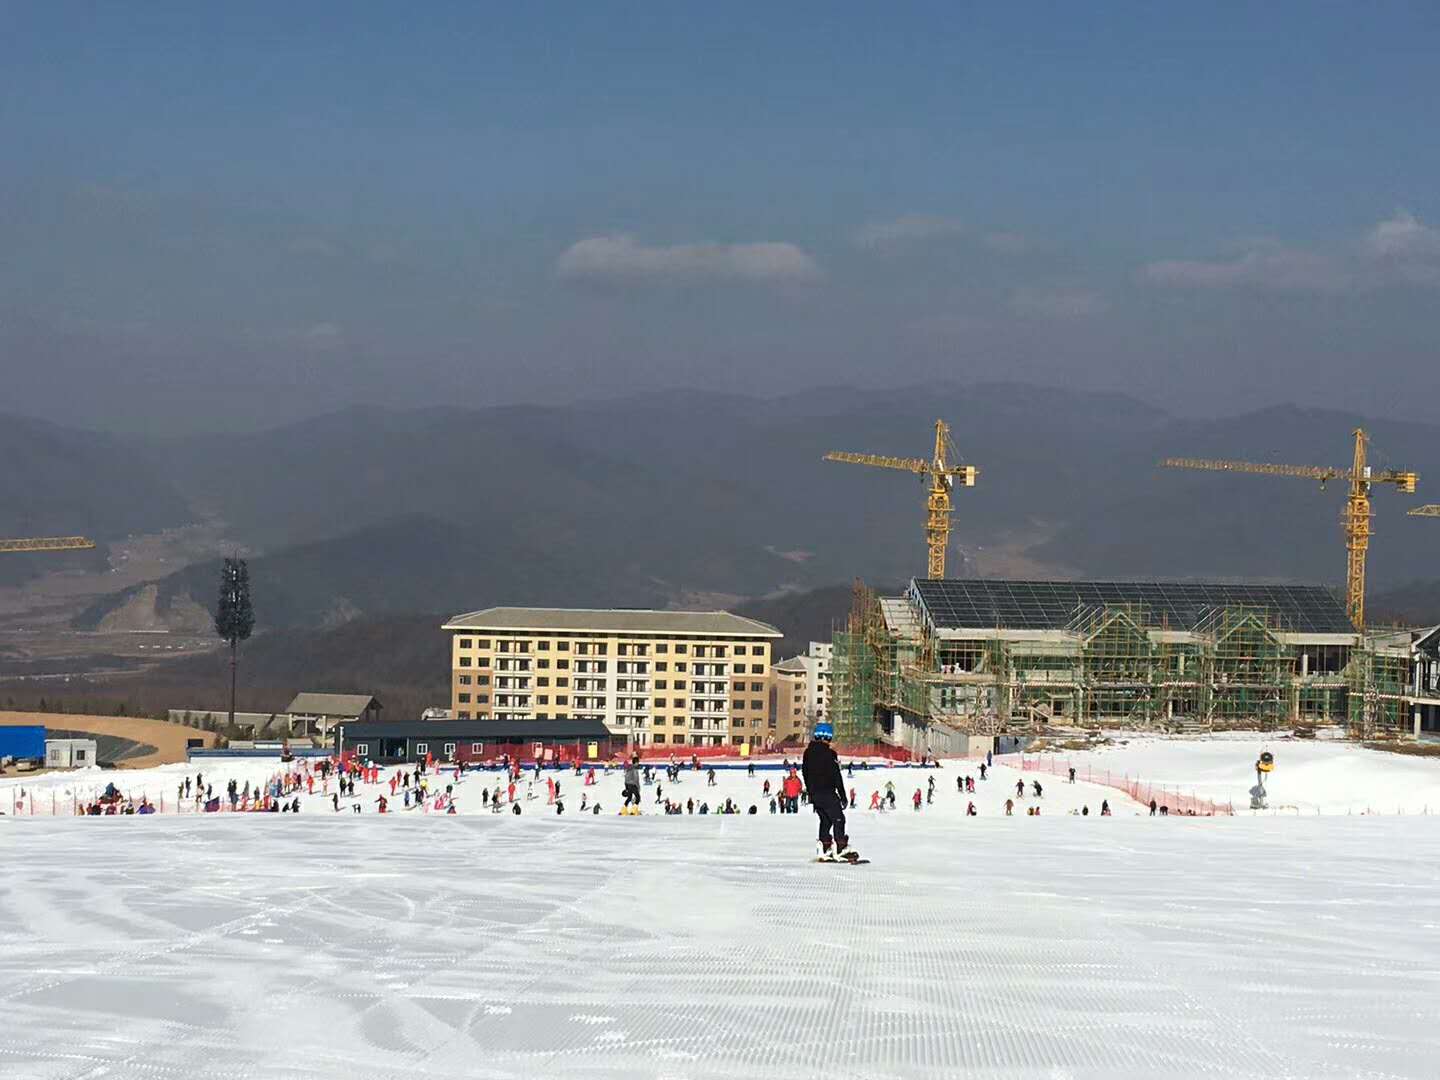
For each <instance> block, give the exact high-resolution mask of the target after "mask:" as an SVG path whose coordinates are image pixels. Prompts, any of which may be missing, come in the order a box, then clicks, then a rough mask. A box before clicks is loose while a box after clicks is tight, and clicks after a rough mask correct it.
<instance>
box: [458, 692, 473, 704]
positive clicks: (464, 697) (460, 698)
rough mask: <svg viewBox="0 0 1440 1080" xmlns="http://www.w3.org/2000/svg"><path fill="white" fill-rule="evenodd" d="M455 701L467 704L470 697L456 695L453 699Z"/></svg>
mask: <svg viewBox="0 0 1440 1080" xmlns="http://www.w3.org/2000/svg"><path fill="white" fill-rule="evenodd" d="M455 700H456V701H464V702H466V703H468V702H469V701H470V695H469V694H457V695H456V697H455Z"/></svg>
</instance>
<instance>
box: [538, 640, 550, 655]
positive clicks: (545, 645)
mask: <svg viewBox="0 0 1440 1080" xmlns="http://www.w3.org/2000/svg"><path fill="white" fill-rule="evenodd" d="M535 647H536V648H537V649H539V650H540V651H541V652H549V651H550V642H548V641H545V640H543V639H542V640H540V641H537V642H536V643H535Z"/></svg>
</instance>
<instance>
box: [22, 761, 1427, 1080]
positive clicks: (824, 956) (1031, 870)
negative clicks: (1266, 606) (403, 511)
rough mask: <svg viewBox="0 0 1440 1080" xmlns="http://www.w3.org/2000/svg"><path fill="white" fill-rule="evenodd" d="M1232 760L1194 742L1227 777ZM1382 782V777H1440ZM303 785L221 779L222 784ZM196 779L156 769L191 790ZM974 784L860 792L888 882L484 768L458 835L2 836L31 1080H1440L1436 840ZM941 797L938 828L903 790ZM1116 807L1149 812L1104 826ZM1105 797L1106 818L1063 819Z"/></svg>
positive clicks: (105, 828) (224, 827) (201, 825)
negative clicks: (517, 791) (513, 793)
mask: <svg viewBox="0 0 1440 1080" xmlns="http://www.w3.org/2000/svg"><path fill="white" fill-rule="evenodd" d="M1212 742H1214V743H1218V740H1206V741H1204V742H1201V743H1195V742H1191V743H1190V744H1189V745H1190V747H1191V748H1196V747H1199V748H1201V749H1203V754H1202V757H1201V759H1200V760H1209V759H1208V757H1205V755H1208V754H1209V753H1211V743H1212ZM1175 745H1178V746H1180V750H1179V751H1176V750H1174V749H1172V748H1171V747H1170V744H1166V743H1161V742H1158V741H1154V740H1147V741H1146V742H1145V743H1143V744H1142V743H1134V744H1132V745H1131V746H1130V747H1125V748H1117V749H1113V750H1108V751H1104V752H1102V753H1100V754H1097V755H1096V760H1100V759H1104V758H1109V759H1110V760H1111V761H1115V760H1118V758H1116V757H1115V756H1114V755H1118V754H1122V753H1130V754H1142V753H1143V754H1146V755H1149V756H1148V757H1146V758H1145V759H1144V760H1145V762H1146V764H1147V772H1153V770H1154V769H1155V768H1157V767H1158V766H1157V765H1156V763H1157V762H1160V763H1163V761H1164V760H1165V755H1167V754H1173V753H1183V750H1184V744H1175ZM1300 746H1303V747H1304V752H1310V751H1313V752H1314V753H1315V754H1316V755H1317V757H1316V762H1317V764H1319V763H1323V760H1324V755H1326V754H1327V753H1334V754H1336V755H1337V757H1336V760H1339V761H1348V760H1349V757H1348V755H1349V754H1351V753H1352V749H1351V748H1349V747H1335V746H1328V747H1327V746H1324V745H1315V744H1295V743H1288V742H1286V743H1279V744H1274V745H1271V749H1272V752H1274V753H1275V754H1276V759H1277V769H1276V775H1275V778H1274V779H1273V780H1272V781H1271V791H1272V796H1273V793H1275V792H1278V791H1280V790H1282V787H1283V783H1284V781H1285V778H1292V779H1291V780H1290V782H1291V783H1297V782H1298V780H1296V779H1293V777H1295V776H1297V775H1303V774H1304V772H1305V770H1304V769H1303V768H1302V765H1303V760H1304V759H1302V757H1301V756H1300V754H1299V753H1296V748H1297V747H1300ZM1147 747H1149V749H1146V748H1147ZM1253 751H1254V747H1253V744H1252V743H1250V742H1246V741H1244V740H1236V741H1232V746H1231V748H1230V750H1229V751H1224V752H1223V760H1224V769H1223V771H1224V773H1225V777H1226V778H1225V779H1221V778H1220V776H1219V773H1220V772H1221V771H1222V770H1221V766H1220V760H1221V757H1220V756H1217V758H1216V759H1215V765H1214V768H1215V770H1216V779H1215V781H1214V782H1215V783H1216V784H1231V785H1235V784H1238V785H1239V787H1240V791H1241V793H1242V795H1243V792H1244V790H1245V789H1246V788H1248V782H1253V777H1247V775H1246V773H1247V771H1248V769H1249V765H1250V763H1251V762H1253V760H1254V756H1255V753H1254V752H1253ZM1216 753H1217V755H1222V752H1220V751H1216ZM1371 756H1372V757H1374V758H1376V759H1379V760H1378V761H1377V762H1376V763H1374V764H1373V766H1372V765H1366V766H1365V768H1367V769H1369V768H1371V767H1373V768H1374V769H1376V770H1377V773H1376V775H1377V776H1380V775H1384V774H1385V773H1386V772H1387V771H1388V770H1389V769H1390V768H1391V767H1392V766H1393V767H1394V768H1396V769H1398V770H1401V771H1400V772H1399V773H1397V775H1404V776H1412V774H1411V773H1410V772H1409V770H1410V769H1412V768H1413V767H1415V766H1417V765H1419V766H1423V767H1425V768H1426V769H1434V768H1435V767H1436V763H1434V762H1423V761H1414V760H1411V759H1401V758H1393V757H1389V756H1383V757H1382V756H1381V755H1371ZM1357 760H1361V761H1368V760H1369V759H1368V758H1359V759H1357ZM278 767H279V765H278V763H277V762H247V763H232V762H218V761H217V762H210V763H207V765H206V766H202V768H204V771H205V772H206V773H207V779H210V780H211V782H212V783H214V784H215V788H216V790H217V792H218V791H220V790H221V789H222V788H223V784H224V781H225V780H227V779H228V778H229V777H230V776H231V775H234V776H237V777H243V776H247V775H248V776H249V777H250V778H251V779H252V781H253V780H254V779H262V778H263V777H264V776H267V775H269V773H271V772H273V771H275V770H276V769H277V768H278ZM1206 767H1209V766H1206ZM194 770H195V766H193V765H192V766H190V767H189V768H188V769H184V768H177V767H168V768H167V769H166V770H152V772H156V773H158V774H159V775H158V776H157V777H156V778H155V781H156V783H157V785H158V784H159V783H161V782H162V781H163V783H164V784H166V785H168V786H169V787H170V792H171V794H172V795H173V793H174V792H173V784H174V782H175V778H176V777H177V776H178V775H179V773H181V772H191V773H192V775H193V772H194ZM1237 770H1238V774H1239V775H1238V779H1230V774H1231V773H1232V772H1234V771H1237ZM1342 771H1343V770H1342ZM957 772H959V773H962V774H963V773H965V772H969V773H970V774H971V775H977V773H976V770H975V768H974V766H973V764H969V765H965V764H959V763H952V764H947V766H946V767H945V768H942V769H939V770H935V771H933V773H932V772H929V771H924V772H922V771H920V770H898V769H897V770H884V769H874V770H871V771H870V772H869V773H866V774H862V773H860V772H857V773H856V781H855V787H856V789H857V797H858V798H859V800H860V801H862V802H868V792H869V791H870V790H873V789H874V788H876V787H878V786H880V784H883V781H884V779H893V780H894V782H895V786H896V794H897V798H898V799H900V800H901V808H900V809H899V810H898V811H896V812H894V813H889V814H884V815H881V814H874V813H868V812H863V811H862V812H857V813H855V814H853V815H852V819H851V820H852V827H851V833H852V836H853V837H854V839H855V842H856V845H857V847H859V848H860V849H861V850H862V851H863V852H864V853H865V854H866V855H867V856H869V857H870V858H872V859H873V860H874V862H873V864H872V865H869V866H863V867H850V866H836V865H817V864H815V863H813V862H811V861H810V859H811V857H812V855H813V848H814V829H815V824H814V821H815V819H814V817H813V815H812V814H810V813H809V812H802V813H800V814H797V815H775V816H771V815H770V814H769V813H768V812H762V813H761V814H759V815H757V816H755V817H750V816H747V815H740V816H713V815H712V816H705V817H701V816H699V815H694V816H688V815H687V816H681V817H667V816H663V815H658V814H655V813H654V812H653V810H654V808H653V802H652V800H653V798H654V789H653V787H652V788H647V789H646V815H645V816H643V817H640V818H621V817H618V816H615V814H614V812H613V811H614V810H615V808H616V807H617V806H618V785H619V777H618V774H612V776H610V777H607V778H602V780H601V781H600V783H599V784H598V785H597V788H598V789H599V795H600V798H601V801H602V805H604V808H605V810H604V813H603V814H602V815H600V816H593V815H590V814H586V815H584V816H581V815H579V814H577V813H575V812H574V811H575V809H576V808H578V803H579V796H580V794H581V792H582V790H585V789H583V788H582V787H581V786H580V784H579V781H578V780H576V779H575V778H574V777H573V776H572V775H571V774H568V773H566V774H561V783H562V785H563V794H564V799H565V802H566V810H567V812H566V813H565V815H564V816H558V817H557V816H555V815H554V813H553V808H547V807H544V806H543V805H541V804H543V802H544V794H543V792H544V785H543V783H542V784H541V785H539V797H538V798H537V799H535V800H533V801H531V802H524V801H523V786H522V791H521V799H522V806H523V807H524V812H523V813H522V814H521V815H520V816H514V815H512V814H510V813H508V812H507V813H504V814H500V815H492V814H489V813H482V812H477V811H478V805H477V804H478V802H479V796H478V787H479V784H480V782H481V781H480V780H479V778H478V777H467V778H466V780H465V781H464V785H463V786H462V788H461V789H460V795H461V798H460V806H461V810H462V813H461V814H460V815H458V816H453V817H452V816H445V815H437V814H427V813H424V812H416V811H411V812H410V813H404V812H401V813H395V814H389V815H386V816H384V817H382V816H380V815H378V814H376V813H374V806H373V804H372V803H371V801H370V800H373V798H374V794H375V792H376V791H377V790H378V789H374V788H371V789H365V788H362V789H361V792H362V796H361V797H360V798H357V800H356V801H362V802H363V803H364V812H363V813H361V814H359V815H356V814H353V813H351V812H349V810H348V808H347V810H346V812H344V813H340V814H335V813H333V812H332V811H331V810H329V803H328V801H325V802H322V800H321V799H320V797H319V796H318V795H317V796H315V797H314V798H313V799H309V800H302V801H303V802H304V804H305V806H304V810H303V811H302V813H301V814H300V815H298V816H295V815H289V814H285V815H281V814H264V815H262V814H253V815H242V814H236V815H231V814H214V815H192V814H185V815H183V816H159V815H157V816H153V817H102V818H88V819H77V818H66V817H59V818H51V817H45V816H37V817H33V818H24V819H16V818H13V817H10V816H6V817H3V818H0V852H3V853H4V857H5V869H6V872H5V874H4V876H3V877H0V999H3V1001H4V1014H3V1015H4V1023H3V1024H0V1076H3V1077H17V1078H19V1077H23V1078H26V1080H58V1078H64V1080H81V1078H100V1077H105V1078H112V1080H125V1078H136V1080H140V1078H144V1080H170V1078H175V1080H180V1078H184V1080H194V1078H196V1077H204V1078H209V1077H221V1076H235V1077H256V1078H265V1080H298V1078H306V1080H314V1078H322V1077H323V1078H332V1077H333V1078H345V1080H351V1078H362V1077H363V1078H371V1077H375V1078H391V1077H393V1078H396V1080H399V1078H404V1080H415V1078H417V1077H443V1078H459V1077H577V1078H579V1077H605V1078H609V1077H615V1078H619V1077H626V1078H635V1077H641V1078H652V1077H653V1078H671V1080H680V1078H685V1077H689V1078H701V1077H724V1078H740V1077H744V1078H749V1077H763V1078H766V1080H788V1078H801V1077H806V1078H809V1077H825V1078H827V1080H835V1078H841V1077H877V1078H883V1077H912V1076H913V1077H942V1076H946V1077H948V1076H965V1077H985V1078H997V1080H998V1078H1001V1077H1004V1078H1037V1080H1038V1078H1044V1080H1061V1078H1070V1080H1079V1078H1097V1080H1098V1078H1102V1077H1103V1078H1115V1077H1135V1078H1145V1080H1155V1078H1192V1077H1230V1076H1243V1077H1251V1076H1253V1077H1265V1078H1266V1080H1274V1078H1276V1077H1297V1078H1298V1077H1337V1078H1338V1077H1373V1078H1377V1080H1379V1078H1393V1077H1415V1078H1422V1077H1423V1078H1430V1077H1434V1076H1436V1075H1437V1072H1440V1069H1437V1066H1436V1062H1437V1061H1440V1031H1437V1029H1436V1027H1435V1025H1434V1023H1433V1021H1432V1014H1433V1005H1434V1001H1435V1000H1436V997H1435V995H1436V993H1437V991H1440V874H1437V872H1436V870H1435V867H1436V866H1437V865H1440V819H1437V818H1434V817H1430V816H1424V815H1418V816H1417V815H1414V814H1411V815H1407V816H1396V815H1394V814H1393V812H1392V813H1391V814H1389V815H1388V816H1379V815H1376V816H1346V815H1344V814H1339V815H1336V814H1333V813H1330V812H1328V809H1327V813H1325V814H1323V815H1317V814H1314V813H1313V812H1311V813H1309V814H1306V815H1301V816H1296V815H1294V814H1290V815H1283V814H1282V815H1275V816H1272V815H1263V816H1258V817H1252V816H1249V815H1248V814H1245V815H1242V816H1239V817H1235V818H1175V817H1172V818H1169V819H1159V818H1154V819H1152V818H1150V817H1149V816H1148V815H1144V814H1137V811H1138V810H1139V809H1140V808H1139V807H1138V806H1136V805H1135V804H1133V803H1129V802H1128V801H1127V800H1125V798H1124V796H1121V795H1119V793H1118V792H1114V791H1111V790H1108V789H1103V788H1099V787H1090V786H1088V785H1084V784H1077V785H1074V786H1073V787H1072V786H1071V785H1068V784H1064V783H1062V782H1060V781H1058V779H1055V778H1047V777H1044V776H1042V777H1040V779H1041V782H1042V783H1043V784H1044V785H1045V796H1044V800H1043V802H1044V806H1045V812H1044V814H1043V815H1042V816H1041V817H1038V818H1031V817H1025V816H1018V815H1017V816H1016V817H1013V818H1006V817H1004V816H1003V808H1002V807H1001V804H1003V801H1004V797H1005V794H1007V789H1008V793H1010V794H1013V792H1014V786H1013V778H1014V776H1015V775H1016V774H1015V773H1012V772H1010V771H1009V770H1006V769H1002V768H999V767H997V769H996V770H995V773H994V774H993V775H994V779H992V780H990V781H987V782H986V783H984V784H977V787H978V788H980V793H979V794H977V796H975V801H976V803H977V808H978V809H979V810H980V814H981V816H979V817H977V818H966V817H964V816H963V810H964V803H966V802H968V801H969V799H970V797H969V796H964V797H962V796H959V795H957V794H956V793H955V789H954V783H955V781H954V778H955V775H956V774H957ZM257 774H258V775H257ZM1351 774H1352V775H1353V774H1354V769H1352V770H1351ZM660 775H661V777H662V782H664V781H663V773H662V774H660ZM765 775H766V774H764V773H762V774H760V776H757V777H756V778H754V779H750V778H748V777H746V776H745V775H744V773H743V772H737V773H723V772H722V773H720V774H719V777H718V782H717V787H715V788H709V787H707V785H706V784H705V781H704V776H703V773H702V774H700V775H698V776H697V775H695V774H686V779H685V781H684V783H683V784H682V785H680V786H679V788H677V789H675V792H674V794H675V795H676V796H679V797H681V799H682V801H683V800H684V799H686V798H691V797H693V798H695V799H696V800H697V801H698V800H699V799H701V798H706V799H709V800H710V801H711V802H712V805H713V803H714V801H715V798H716V797H717V796H718V798H719V799H721V800H723V799H724V798H725V797H727V795H728V796H729V797H732V798H736V799H737V801H742V802H743V805H745V806H746V807H747V808H748V804H749V802H751V801H754V802H757V803H759V802H760V800H759V798H758V786H759V783H760V782H761V780H762V779H763V777H764V776H765ZM776 775H777V774H770V776H771V777H772V779H773V778H775V777H776ZM930 775H934V776H935V778H936V802H935V803H934V804H933V805H931V806H926V807H925V809H923V810H922V811H920V812H918V813H917V812H915V811H913V810H911V809H910V808H909V806H908V805H907V803H906V802H905V800H906V799H907V797H908V796H909V795H910V793H911V792H913V790H914V788H915V787H916V786H921V787H922V788H923V786H924V782H925V780H927V779H928V778H929V776H930ZM1430 775H1433V774H1432V773H1428V772H1426V773H1415V774H1413V777H1422V776H1424V777H1428V776H1430ZM111 776H113V777H114V778H115V779H116V780H117V782H122V786H125V787H127V788H128V787H130V786H131V785H132V784H133V783H137V782H141V781H143V780H145V779H147V778H146V777H144V776H142V774H138V773H130V774H127V773H120V774H110V775H107V776H106V777H105V779H107V780H108V779H110V778H111ZM1032 778H1033V775H1032V774H1027V775H1026V780H1027V782H1028V781H1029V780H1030V779H1032ZM39 779H41V780H45V781H46V782H47V783H53V784H59V783H62V782H68V783H70V784H77V783H88V781H86V780H85V779H84V778H82V777H77V776H74V775H71V776H66V777H62V778H59V779H55V780H50V779H49V778H39ZM977 779H978V775H977ZM1153 779H1155V780H1157V781H1158V780H1162V779H1174V780H1175V781H1176V782H1177V783H1178V782H1184V781H1188V783H1189V784H1199V783H1200V782H1202V781H1203V780H1204V777H1203V776H1202V775H1201V774H1200V772H1196V773H1195V774H1194V776H1193V778H1190V777H1183V776H1181V775H1180V774H1179V773H1177V774H1176V775H1175V776H1174V777H1169V778H1167V777H1161V776H1158V775H1157V776H1154V777H1153ZM487 780H489V781H490V782H491V783H493V777H487ZM1247 781H1248V782H1247ZM242 782H243V779H242ZM1331 782H1332V778H1331V777H1330V776H1329V775H1328V773H1327V774H1326V775H1325V777H1324V778H1323V782H1322V783H1321V784H1320V786H1322V787H1325V786H1327V785H1329V784H1330V783H1331ZM1411 782H1412V783H1415V784H1419V783H1421V782H1422V781H1421V780H1420V779H1414V778H1412V781H1411ZM1424 782H1430V781H1428V780H1425V781H1424ZM4 783H5V785H6V788H7V789H8V786H9V785H10V784H12V783H14V781H10V780H7V781H5V782H4ZM32 783H34V781H32ZM666 786H667V788H668V787H669V786H670V785H668V784H667V785H666ZM1187 786H1188V785H1187ZM1382 787H1384V788H1385V789H1386V790H1388V788H1389V785H1388V784H1385V785H1382ZM31 790H33V789H31ZM156 790H157V791H158V786H157V789H156ZM591 790H592V791H593V790H594V789H591ZM387 791H388V788H387ZM1217 794H1219V793H1218V792H1217ZM7 796H8V791H0V809H7V810H8V803H9V798H8V797H7ZM1227 797H1228V793H1227ZM592 798H593V796H592ZM1101 798H1109V800H1110V803H1111V805H1112V806H1113V807H1115V813H1116V816H1114V817H1111V818H1101V817H1099V816H1098V815H1095V814H1094V813H1093V811H1094V810H1095V809H1096V808H1097V807H1098V804H1099V800H1100V799H1101ZM1347 798H1348V796H1347ZM1032 799H1033V796H1027V799H1026V803H1022V805H1026V804H1028V803H1029V802H1030V801H1032ZM1078 803H1085V804H1088V805H1090V807H1091V809H1092V815H1091V816H1089V817H1083V818H1082V817H1075V816H1071V815H1069V814H1067V813H1064V812H1063V810H1064V809H1065V808H1067V807H1068V806H1070V805H1075V804H1078ZM1435 803H1436V805H1437V806H1440V799H1436V800H1435ZM764 809H765V810H766V811H768V806H766V807H765V808H764Z"/></svg>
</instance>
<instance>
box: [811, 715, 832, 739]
mask: <svg viewBox="0 0 1440 1080" xmlns="http://www.w3.org/2000/svg"><path fill="white" fill-rule="evenodd" d="M815 738H817V739H824V740H825V741H826V742H829V741H830V740H831V739H833V738H835V729H834V728H833V727H831V726H830V721H829V720H821V721H820V722H819V723H818V724H816V725H815Z"/></svg>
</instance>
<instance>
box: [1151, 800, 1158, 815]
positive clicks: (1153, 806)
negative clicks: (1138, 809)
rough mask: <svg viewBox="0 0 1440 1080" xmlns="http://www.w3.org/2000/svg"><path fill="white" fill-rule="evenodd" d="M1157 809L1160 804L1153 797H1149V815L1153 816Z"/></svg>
mask: <svg viewBox="0 0 1440 1080" xmlns="http://www.w3.org/2000/svg"><path fill="white" fill-rule="evenodd" d="M1159 809H1160V804H1159V803H1157V802H1156V801H1155V800H1154V799H1151V800H1150V816H1151V817H1154V816H1155V812H1156V811H1157V810H1159Z"/></svg>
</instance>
